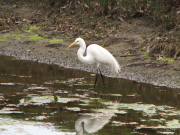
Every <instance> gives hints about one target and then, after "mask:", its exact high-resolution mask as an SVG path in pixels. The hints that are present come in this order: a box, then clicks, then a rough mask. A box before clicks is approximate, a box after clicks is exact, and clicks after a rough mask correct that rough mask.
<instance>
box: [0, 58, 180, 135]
mask: <svg viewBox="0 0 180 135" xmlns="http://www.w3.org/2000/svg"><path fill="white" fill-rule="evenodd" d="M94 77H95V75H94V74H93V73H88V72H84V71H79V70H74V69H65V68H62V67H58V66H57V65H47V64H43V63H37V62H32V61H25V60H18V59H16V58H12V57H7V56H0V133H2V134H12V133H13V134H18V135H19V134H25V133H27V132H28V133H29V134H33V135H35V134H39V133H42V132H43V134H52V135H53V134H59V135H62V134H68V135H69V134H77V135H82V134H83V133H84V134H88V133H95V134H98V135H110V134H122V135H126V134H180V121H179V115H180V102H179V101H180V89H172V88H167V87H159V86H153V85H150V84H145V83H138V82H135V81H129V80H125V79H117V78H110V77H105V83H106V85H107V87H105V88H103V84H102V82H101V80H100V77H99V80H98V82H97V86H96V89H95V90H94V89H93V83H94ZM37 122H38V124H37ZM41 127H43V128H41ZM49 127H51V128H49ZM29 129H31V130H29ZM42 129H43V130H42ZM20 130H21V133H20ZM22 131H23V132H22ZM33 131H34V132H33ZM37 131H38V132H37ZM44 132H45V133H44Z"/></svg>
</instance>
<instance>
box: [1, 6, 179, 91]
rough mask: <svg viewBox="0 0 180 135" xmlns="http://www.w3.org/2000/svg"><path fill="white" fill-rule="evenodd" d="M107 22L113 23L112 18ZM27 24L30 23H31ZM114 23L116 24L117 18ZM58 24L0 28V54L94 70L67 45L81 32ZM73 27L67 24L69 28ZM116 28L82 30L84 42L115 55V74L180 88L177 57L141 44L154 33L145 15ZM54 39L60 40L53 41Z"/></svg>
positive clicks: (22, 12) (22, 10)
mask: <svg viewBox="0 0 180 135" xmlns="http://www.w3.org/2000/svg"><path fill="white" fill-rule="evenodd" d="M13 8H14V9H16V11H15V12H16V13H19V14H20V15H25V14H26V13H27V12H28V11H29V12H31V13H32V11H33V10H32V9H31V8H30V7H28V8H27V7H26V8H25V7H24V6H22V7H16V5H14V7H13ZM36 11H38V10H36ZM33 13H34V12H33ZM37 13H38V12H37ZM39 14H40V13H39ZM31 15H32V14H26V15H25V16H23V17H22V18H24V22H23V19H22V22H21V21H19V22H16V23H17V25H19V24H20V23H31V22H28V21H31V20H30V19H29V18H30V16H31ZM37 15H38V14H37ZM41 21H42V20H41ZM44 21H46V20H44ZM110 23H111V26H113V22H110ZM28 25H29V26H31V24H28ZM33 25H34V24H33ZM115 25H117V22H116V23H115ZM31 28H32V27H31ZM58 28H60V26H59V27H58ZM58 28H57V27H56V28H49V29H46V30H41V29H39V27H38V28H37V27H35V28H34V29H29V31H28V30H22V31H17V30H16V31H14V30H11V29H8V30H7V29H1V33H0V37H1V38H0V54H3V55H9V56H15V57H18V58H21V59H27V60H33V61H38V62H43V63H48V64H58V65H60V66H63V67H67V68H75V69H81V70H86V71H91V72H95V71H94V67H93V66H87V65H84V64H81V63H80V62H79V61H78V59H77V56H76V52H77V49H78V48H77V47H74V48H70V49H69V48H67V46H68V45H69V44H70V43H71V42H73V41H74V40H75V38H77V37H78V36H82V35H75V34H71V35H68V34H67V33H68V30H66V33H63V32H62V31H63V30H58ZM73 28H74V27H69V29H73ZM116 28H117V26H116V27H112V28H111V29H107V33H108V34H107V33H106V34H104V36H103V35H99V34H94V35H93V38H92V39H91V37H92V36H91V37H89V38H88V34H91V33H86V34H87V35H86V34H85V35H86V36H85V38H84V39H85V41H86V42H87V44H90V43H98V44H101V45H103V46H104V47H105V48H106V49H107V50H109V51H110V52H111V53H112V54H113V55H114V56H115V58H116V59H117V60H118V62H119V63H120V65H121V67H122V72H121V73H120V74H119V75H118V76H117V77H119V78H126V79H130V80H135V81H138V82H146V83H151V84H155V85H161V86H167V87H174V88H180V61H179V60H178V59H177V60H172V61H171V60H170V59H159V60H157V59H153V58H151V56H150V55H149V54H148V53H147V48H145V46H144V43H145V40H146V39H147V38H148V37H150V36H151V35H153V34H156V31H157V30H156V29H157V27H155V26H154V25H153V24H152V23H151V22H148V21H147V20H146V19H142V18H141V19H140V18H135V19H132V20H130V21H122V20H121V22H120V23H119V25H118V29H117V30H115V29H116ZM59 31H60V32H59ZM81 31H83V29H81ZM84 31H86V29H84ZM114 31H115V32H114ZM57 33H58V34H57ZM76 34H77V32H76ZM81 34H82V33H81ZM107 35H108V36H107ZM67 36H69V37H67ZM55 39H60V40H56V41H55ZM157 57H161V56H157ZM103 74H104V75H107V76H109V75H110V73H109V72H108V69H104V70H103Z"/></svg>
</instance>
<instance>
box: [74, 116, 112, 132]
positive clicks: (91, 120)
mask: <svg viewBox="0 0 180 135" xmlns="http://www.w3.org/2000/svg"><path fill="white" fill-rule="evenodd" d="M113 116H114V114H107V115H106V114H101V113H97V114H96V113H91V114H83V115H81V116H80V117H79V118H78V119H77V120H76V122H75V129H76V135H83V132H84V131H86V132H88V133H91V134H92V133H95V132H97V131H99V130H100V129H102V128H103V127H104V126H105V125H106V124H107V123H108V122H109V121H110V119H111V118H112V117H113Z"/></svg>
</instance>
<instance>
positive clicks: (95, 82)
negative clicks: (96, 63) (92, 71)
mask: <svg viewBox="0 0 180 135" xmlns="http://www.w3.org/2000/svg"><path fill="white" fill-rule="evenodd" d="M97 79H98V70H97V73H96V77H95V81H94V89H95V87H96V83H97Z"/></svg>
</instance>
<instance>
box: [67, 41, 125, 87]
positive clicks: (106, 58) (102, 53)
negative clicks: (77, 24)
mask: <svg viewBox="0 0 180 135" xmlns="http://www.w3.org/2000/svg"><path fill="white" fill-rule="evenodd" d="M75 44H78V45H79V46H80V48H79V50H78V52H77V56H78V59H79V60H80V61H81V62H82V63H85V64H96V65H97V68H98V70H99V71H100V74H101V70H100V69H99V66H100V65H110V66H111V67H112V71H113V72H114V73H119V72H120V71H121V67H120V65H119V63H118V62H117V60H116V59H115V58H114V57H113V56H112V54H111V53H110V52H109V51H107V50H106V49H105V48H103V47H101V46H99V45H97V44H91V45H89V46H88V47H86V43H85V41H84V40H83V39H82V38H77V39H76V40H75V41H74V42H73V43H72V44H71V45H69V47H71V46H74V45H75ZM84 54H86V56H84ZM98 70H97V74H98ZM97 74H96V79H95V83H94V86H95V85H96V81H97ZM101 77H102V80H103V84H104V79H103V76H102V74H101ZM104 86H105V84H104Z"/></svg>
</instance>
